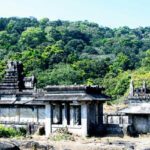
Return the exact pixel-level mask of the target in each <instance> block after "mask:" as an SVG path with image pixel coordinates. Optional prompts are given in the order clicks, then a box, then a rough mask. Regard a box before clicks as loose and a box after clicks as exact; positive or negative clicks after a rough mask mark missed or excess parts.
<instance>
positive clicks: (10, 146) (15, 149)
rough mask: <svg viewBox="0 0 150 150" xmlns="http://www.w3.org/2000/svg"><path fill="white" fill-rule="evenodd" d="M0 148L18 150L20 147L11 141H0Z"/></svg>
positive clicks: (1, 149)
mask: <svg viewBox="0 0 150 150" xmlns="http://www.w3.org/2000/svg"><path fill="white" fill-rule="evenodd" d="M0 150H20V149H19V147H17V146H16V145H15V144H13V143H9V142H0Z"/></svg>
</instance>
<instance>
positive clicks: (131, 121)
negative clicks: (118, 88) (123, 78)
mask: <svg viewBox="0 0 150 150" xmlns="http://www.w3.org/2000/svg"><path fill="white" fill-rule="evenodd" d="M127 100H128V103H129V106H128V107H126V108H124V109H122V110H120V111H119V112H120V113H121V114H125V115H127V116H128V130H129V132H131V134H146V133H150V89H149V88H147V87H146V83H145V82H143V86H142V87H139V88H134V83H133V81H132V80H131V83H130V89H129V96H128V97H127Z"/></svg>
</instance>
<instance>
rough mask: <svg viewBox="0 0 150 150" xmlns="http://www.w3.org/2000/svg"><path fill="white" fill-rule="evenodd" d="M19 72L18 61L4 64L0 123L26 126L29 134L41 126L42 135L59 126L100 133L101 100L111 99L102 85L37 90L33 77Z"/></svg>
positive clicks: (20, 68)
mask: <svg viewBox="0 0 150 150" xmlns="http://www.w3.org/2000/svg"><path fill="white" fill-rule="evenodd" d="M22 71H23V65H22V63H20V62H15V61H9V62H8V63H7V70H6V74H5V77H4V79H3V81H2V83H1V84H0V124H3V125H5V126H14V127H21V126H24V127H29V129H30V132H31V133H34V132H35V131H36V130H37V129H38V128H39V127H44V129H45V134H46V136H49V135H50V134H51V133H52V132H53V131H55V130H56V129H58V128H63V127H67V128H68V130H69V131H70V132H72V133H75V134H78V135H81V136H83V137H85V136H86V135H93V134H94V135H95V134H98V135H101V134H102V133H103V131H104V126H103V103H104V102H105V101H107V100H111V99H110V98H109V97H107V96H106V95H104V94H103V91H104V88H102V87H100V86H96V85H91V86H86V85H68V86H57V85H53V86H47V87H45V88H44V89H42V90H38V89H36V79H35V77H34V76H32V77H24V76H23V74H22Z"/></svg>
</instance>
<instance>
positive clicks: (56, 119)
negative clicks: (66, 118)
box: [53, 103, 62, 124]
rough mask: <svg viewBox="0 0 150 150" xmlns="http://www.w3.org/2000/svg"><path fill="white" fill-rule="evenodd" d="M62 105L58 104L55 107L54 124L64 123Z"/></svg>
mask: <svg viewBox="0 0 150 150" xmlns="http://www.w3.org/2000/svg"><path fill="white" fill-rule="evenodd" d="M61 111H62V110H61V105H60V104H57V103H56V105H54V109H53V123H54V124H60V123H62V122H61V121H62V112H61Z"/></svg>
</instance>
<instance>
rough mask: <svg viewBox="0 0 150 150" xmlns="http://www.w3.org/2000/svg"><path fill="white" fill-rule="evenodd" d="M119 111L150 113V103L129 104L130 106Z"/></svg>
mask: <svg viewBox="0 0 150 150" xmlns="http://www.w3.org/2000/svg"><path fill="white" fill-rule="evenodd" d="M118 113H124V114H139V115H141V114H150V103H149V104H148V103H143V104H142V103H140V104H139V105H129V106H128V107H126V108H124V109H121V110H119V111H118Z"/></svg>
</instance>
